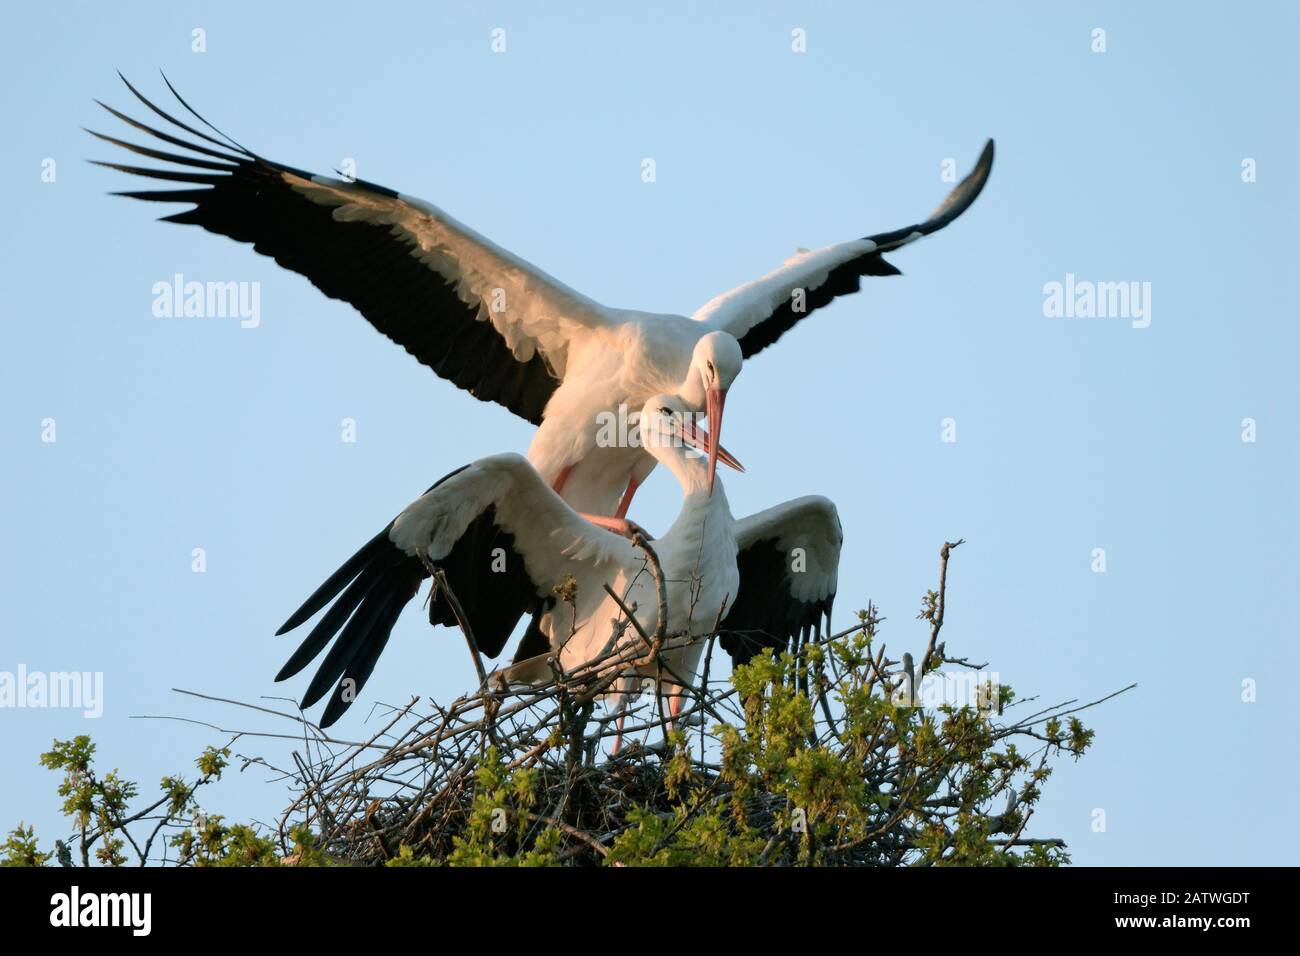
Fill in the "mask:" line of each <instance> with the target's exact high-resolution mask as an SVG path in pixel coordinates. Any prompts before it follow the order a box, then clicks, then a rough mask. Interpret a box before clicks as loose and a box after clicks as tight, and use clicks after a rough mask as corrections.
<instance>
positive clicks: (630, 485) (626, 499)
mask: <svg viewBox="0 0 1300 956" xmlns="http://www.w3.org/2000/svg"><path fill="white" fill-rule="evenodd" d="M639 487H641V483H640V482H639V481H637V480H636V479H635V478H629V479H628V480H627V491H625V492H623V497H622V499H620V501H619V503H618V510H617V511H615V512H614V517H615V518H626V517H627V509H628V506H629V505H631V504H632V496H633V495H635V494H636V490H637V489H638V488H639Z"/></svg>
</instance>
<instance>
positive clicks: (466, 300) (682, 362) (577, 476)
mask: <svg viewBox="0 0 1300 956" xmlns="http://www.w3.org/2000/svg"><path fill="white" fill-rule="evenodd" d="M163 79H164V81H166V77H164V78H163ZM122 80H123V82H124V83H126V85H127V87H128V89H130V90H131V92H132V93H133V94H135V96H136V97H137V98H138V99H139V100H140V101H141V102H142V103H143V104H144V105H145V106H146V107H147V108H148V109H150V110H151V111H153V112H154V113H155V114H157V115H158V116H159V117H161V118H162V119H163V120H165V121H166V122H168V123H170V124H172V126H174V127H176V129H177V130H180V131H184V132H186V133H188V134H190V136H191V137H197V138H198V140H201V141H202V142H199V141H195V140H194V139H192V138H182V137H180V136H178V135H175V134H173V133H168V132H164V131H162V130H158V129H155V128H153V127H150V126H147V125H145V124H144V123H141V122H139V121H137V120H135V119H132V118H131V117H129V116H127V115H125V114H123V113H120V112H118V111H117V110H115V109H113V108H112V107H109V106H106V105H105V104H103V103H100V105H101V106H103V107H104V109H106V110H108V111H109V112H110V113H112V114H113V115H114V116H116V117H117V118H119V119H121V120H122V121H124V122H126V123H128V124H129V125H131V126H132V127H135V128H136V129H138V130H140V131H142V132H145V133H148V134H150V135H151V136H154V137H156V138H157V139H159V140H161V141H163V142H165V143H168V144H170V145H172V146H176V147H180V148H182V149H184V150H186V151H187V152H186V153H183V154H182V153H175V152H168V151H164V150H160V149H156V148H152V147H146V146H141V145H137V144H133V143H128V142H125V141H123V140H120V139H116V138H113V137H111V136H105V135H103V134H101V133H94V132H93V131H89V130H88V132H91V133H92V135H94V136H97V137H98V138H99V139H101V140H105V141H107V142H109V143H112V144H114V145H117V146H120V147H123V148H124V149H127V150H130V151H131V152H133V153H137V154H140V155H143V156H147V157H149V158H151V159H155V160H161V161H163V162H167V163H171V164H174V166H177V167H180V168H143V167H138V166H126V165H121V164H117V163H100V164H99V165H103V166H108V167H109V168H112V169H116V170H119V171H122V172H125V173H131V174H134V175H139V176H145V177H150V178H153V179H160V180H164V181H170V182H172V183H180V184H182V187H181V188H175V189H159V190H152V189H151V190H142V191H131V192H122V193H118V194H117V195H124V196H129V197H133V198H135V199H143V200H152V201H159V202H169V203H189V204H192V208H189V209H186V210H184V211H182V212H179V213H175V214H173V215H169V216H165V217H163V218H164V220H165V221H168V222H178V223H189V224H194V225H198V226H202V227H203V228H204V229H207V230H209V231H211V232H215V233H219V234H221V235H225V236H229V237H230V238H232V239H235V240H237V241H239V242H250V243H252V244H253V248H254V249H255V250H256V251H257V252H260V253H262V254H264V255H268V256H271V257H273V258H274V259H275V261H276V262H277V263H279V264H280V265H282V266H284V267H285V268H287V269H290V270H292V271H294V272H297V273H300V274H301V275H304V276H306V277H307V278H308V279H309V280H310V281H311V282H312V283H313V284H314V285H315V286H316V287H317V288H319V289H320V290H321V291H322V292H324V293H325V294H326V295H327V296H329V297H331V298H336V299H343V300H345V301H347V302H349V303H351V304H352V305H353V306H354V307H355V308H356V309H357V310H358V311H360V312H361V314H362V315H364V316H365V317H366V319H367V320H369V321H370V323H371V324H372V325H374V326H375V328H377V329H378V330H379V331H380V332H382V333H384V335H386V336H388V337H389V338H390V339H392V340H393V341H394V342H396V343H397V344H399V345H401V346H402V347H403V348H405V349H406V350H407V351H408V352H410V353H411V354H412V355H414V356H415V357H416V358H417V359H418V360H419V361H420V362H422V363H423V364H425V365H427V366H429V367H430V368H432V369H433V370H434V371H435V372H437V373H438V374H439V375H440V376H442V377H443V378H446V379H448V380H450V381H451V382H453V383H454V384H456V385H457V386H459V387H461V388H464V389H467V390H468V391H469V392H470V394H472V395H474V396H475V397H476V398H478V399H481V400H483V401H491V402H497V403H498V404H500V405H502V406H504V407H505V408H508V409H509V410H510V411H512V412H514V413H515V414H517V415H519V416H521V417H523V418H525V419H527V420H528V421H530V422H532V423H534V424H537V425H538V426H539V427H538V429H537V433H536V435H535V436H534V438H533V441H532V444H531V445H530V446H529V449H528V460H529V461H530V462H532V464H533V466H534V467H536V468H537V470H538V472H539V473H540V474H541V475H542V477H543V478H544V479H545V480H546V481H547V483H548V484H550V485H551V486H552V487H553V488H555V489H556V490H557V491H558V492H560V494H561V496H562V497H563V498H564V500H565V501H567V502H568V503H569V504H571V505H572V506H573V507H574V508H575V509H577V510H578V511H580V512H583V513H584V514H587V515H589V516H596V518H597V520H598V521H599V520H601V516H612V519H611V518H608V517H606V518H605V519H604V521H603V523H604V524H605V525H606V526H607V527H611V528H614V529H616V530H621V531H624V532H626V531H627V530H628V525H627V523H626V522H624V521H622V519H623V518H624V516H625V515H626V513H627V510H628V505H629V503H630V502H631V499H632V496H633V495H634V494H635V492H636V489H637V487H638V485H639V484H640V483H641V482H643V481H644V480H645V478H646V476H647V475H648V474H649V472H650V471H651V470H652V469H653V468H654V464H655V463H654V459H653V458H652V457H650V456H649V455H646V454H645V453H644V452H643V451H642V450H641V449H638V448H628V447H601V444H600V442H599V437H600V427H601V426H600V423H601V413H610V412H614V413H617V411H618V410H619V409H620V407H622V408H623V409H624V410H625V411H633V410H635V409H637V408H639V407H640V406H641V405H642V404H643V403H644V402H645V400H646V399H647V398H649V397H650V396H652V395H655V394H657V393H660V392H667V393H671V394H674V395H676V396H677V397H678V398H679V399H681V400H682V401H683V402H685V403H686V405H687V406H688V407H689V408H690V409H691V410H692V411H694V412H697V413H707V415H708V418H709V428H710V429H711V430H712V433H713V439H712V440H713V441H715V442H716V441H718V440H719V439H720V437H721V431H722V412H723V406H724V402H725V398H726V395H727V389H728V388H729V387H730V386H731V383H732V381H733V380H734V379H735V377H736V375H737V374H738V373H739V371H740V367H741V363H742V360H743V359H744V358H748V357H750V356H752V355H754V354H755V353H757V352H759V351H760V350H762V349H764V348H766V347H767V346H769V345H771V344H772V343H773V342H775V341H776V340H777V339H778V338H780V337H781V335H783V334H784V333H785V332H786V331H788V330H789V329H790V328H791V327H793V326H794V324H795V323H796V322H798V321H799V320H800V319H802V318H804V317H806V316H807V315H809V314H811V313H812V312H813V311H815V310H816V309H819V308H821V307H822V306H825V305H827V304H829V303H830V302H831V300H832V299H834V298H835V297H836V296H840V295H845V294H848V293H852V292H856V291H857V290H858V288H859V284H860V279H861V277H862V276H887V275H896V274H898V270H897V269H895V268H894V267H893V266H892V265H890V264H889V263H888V262H886V261H885V260H884V259H883V258H882V253H885V252H889V251H891V250H893V249H897V248H899V247H901V246H904V245H906V244H907V243H909V242H912V241H913V240H915V239H919V238H920V237H922V236H926V235H929V234H930V233H932V232H936V231H938V230H939V229H942V228H943V227H944V226H946V225H948V223H950V222H952V221H953V220H954V219H956V218H957V217H958V216H960V215H961V214H962V213H963V212H964V211H965V210H966V209H967V208H968V207H969V206H970V204H971V203H972V202H974V200H975V198H976V196H978V195H979V193H980V190H981V189H983V187H984V183H985V181H986V180H987V179H988V175H989V170H990V169H991V167H992V164H993V142H992V141H991V140H990V141H989V142H988V144H987V145H986V146H985V147H984V151H983V153H982V154H981V155H980V158H979V161H978V163H977V164H976V166H975V169H974V170H973V171H972V172H971V174H970V175H969V176H967V177H966V179H964V180H963V181H962V182H961V183H959V184H958V185H957V186H956V187H955V188H954V189H953V191H952V192H951V194H950V195H949V196H948V197H947V199H945V200H944V202H943V203H942V204H941V205H940V206H939V207H938V209H936V210H935V211H934V213H933V214H932V215H931V216H930V218H929V219H927V220H926V221H925V222H922V223H919V224H917V225H914V226H907V227H905V228H903V229H898V230H895V231H893V232H886V233H880V234H878V235H874V236H868V237H866V238H864V239H854V240H851V241H848V242H841V243H839V244H836V245H832V246H827V247H826V248H824V249H820V250H817V251H814V252H801V253H799V254H798V255H796V256H795V257H793V258H791V259H789V260H787V261H786V263H785V264H784V265H783V266H782V267H781V268H780V269H777V270H776V271H774V272H771V273H769V274H768V275H766V276H763V277H762V278H761V279H757V280H755V281H753V282H750V283H747V284H745V285H742V286H740V287H738V288H736V289H733V290H732V291H730V292H727V293H724V294H723V295H720V296H718V297H717V298H715V299H713V300H712V301H710V302H708V303H706V304H705V305H704V306H703V307H702V308H700V309H699V310H698V311H696V312H695V314H694V315H693V316H691V317H689V318H688V317H686V316H682V315H657V314H651V313H646V312H636V311H631V310H626V309H613V308H608V307H606V306H603V305H600V304H599V303H597V302H594V301H592V300H591V299H589V298H587V297H586V296H584V295H582V294H580V293H578V292H575V291H574V290H573V289H570V288H569V287H567V286H565V285H563V284H562V283H560V282H558V281H557V280H555V279H553V278H551V277H550V276H548V275H547V274H546V273H544V272H542V271H541V270H540V269H538V268H536V267H535V266H532V265H530V264H529V263H527V262H525V261H524V260H523V259H520V258H519V257H517V256H515V255H513V254H511V253H509V252H507V251H506V250H504V249H501V248H500V247H498V246H496V245H494V244H493V243H492V242H490V241H489V240H487V239H486V238H484V237H483V236H480V235H479V234H477V233H476V232H474V231H473V230H472V229H470V228H469V227H467V226H464V225H462V224H461V223H459V222H457V221H456V220H455V219H453V218H451V216H449V215H447V214H446V213H445V212H443V211H442V210H441V209H438V208H437V207H435V206H432V205H430V204H428V203H425V202H421V201H420V200H418V199H413V198H411V197H409V196H404V195H401V194H399V193H396V192H393V191H392V190H390V189H386V188H384V187H382V186H377V185H374V184H373V183H367V182H362V181H360V180H355V181H344V180H340V179H333V178H329V177H324V176H315V175H312V174H311V173H307V172H303V171H301V170H297V169H292V168H290V167H288V166H284V165H282V164H280V163H276V162H273V161H271V160H268V159H264V158H263V157H261V156H258V155H256V154H255V153H252V152H250V151H249V150H247V149H245V148H244V147H243V146H240V145H239V144H238V143H236V142H235V141H234V140H232V139H230V138H229V137H228V136H226V135H225V134H224V133H222V132H221V131H220V130H218V129H216V127H214V126H212V125H211V124H210V123H208V122H207V121H206V120H205V119H203V117H201V116H199V114H198V113H196V112H195V111H194V110H193V109H192V108H191V107H190V106H189V104H188V103H186V102H185V100H184V99H182V98H181V96H180V94H178V93H177V92H176V90H175V89H174V88H173V87H172V86H171V83H170V82H167V86H168V88H169V89H170V90H171V92H172V93H173V95H175V96H176V99H177V101H178V102H179V103H180V105H181V106H182V107H183V108H184V109H185V110H186V111H188V112H189V113H190V114H191V115H193V116H194V117H195V119H197V120H198V121H199V123H201V124H202V125H203V126H205V127H206V128H207V129H208V130H209V131H210V132H211V133H215V134H217V136H219V137H220V139H218V138H217V136H212V135H209V133H205V132H202V131H201V130H199V129H197V128H195V127H194V126H190V125H187V124H186V123H184V122H181V121H180V120H178V119H176V118H174V117H173V116H171V115H169V114H168V113H166V112H164V111H163V110H162V109H160V108H159V107H157V106H156V105H154V104H153V103H151V102H150V101H149V100H148V99H146V98H145V97H144V96H143V95H141V94H140V93H139V91H137V90H136V89H135V88H134V87H133V86H131V84H130V83H127V82H126V78H125V77H123V78H122ZM205 144H206V145H205ZM709 454H710V459H711V468H712V467H713V465H712V462H713V461H714V460H715V452H714V451H712V450H711V451H710V452H709Z"/></svg>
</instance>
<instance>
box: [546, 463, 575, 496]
mask: <svg viewBox="0 0 1300 956" xmlns="http://www.w3.org/2000/svg"><path fill="white" fill-rule="evenodd" d="M571 474H573V466H572V465H565V466H564V468H563V469H561V471H560V474H559V476H558V477H557V478H556V479H555V484H553V485H551V490H552V491H554V492H555V493H556V494H557V495H558V494H560V493H561V492H563V491H564V483H565V482H566V481H568V480H569V475H571Z"/></svg>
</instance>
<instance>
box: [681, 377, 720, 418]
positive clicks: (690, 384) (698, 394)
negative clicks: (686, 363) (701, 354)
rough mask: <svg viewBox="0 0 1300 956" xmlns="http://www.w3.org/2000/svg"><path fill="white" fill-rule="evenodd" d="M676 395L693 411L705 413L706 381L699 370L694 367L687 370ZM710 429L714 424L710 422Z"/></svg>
mask: <svg viewBox="0 0 1300 956" xmlns="http://www.w3.org/2000/svg"><path fill="white" fill-rule="evenodd" d="M676 394H677V397H678V398H680V399H681V400H682V401H683V402H685V403H686V404H687V405H689V406H690V407H691V409H692V410H693V411H697V412H702V411H704V399H705V394H704V379H702V378H701V377H700V372H699V369H697V368H696V367H695V366H694V365H691V366H690V367H688V368H687V369H686V377H685V378H684V379H682V381H681V383H680V384H678V386H677V388H676ZM709 427H710V428H712V427H713V422H709Z"/></svg>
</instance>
